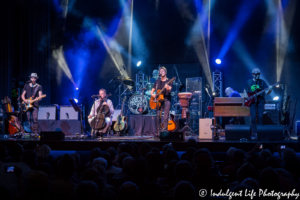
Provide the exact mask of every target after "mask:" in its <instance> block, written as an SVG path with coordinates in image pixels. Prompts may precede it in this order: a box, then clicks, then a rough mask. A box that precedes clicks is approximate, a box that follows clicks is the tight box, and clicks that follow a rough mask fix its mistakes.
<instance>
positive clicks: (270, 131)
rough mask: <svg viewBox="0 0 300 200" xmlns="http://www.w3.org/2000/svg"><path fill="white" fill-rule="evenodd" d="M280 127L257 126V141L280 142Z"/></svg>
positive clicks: (281, 135) (281, 131) (281, 130)
mask: <svg viewBox="0 0 300 200" xmlns="http://www.w3.org/2000/svg"><path fill="white" fill-rule="evenodd" d="M283 129H284V127H283V126H282V125H257V140H282V139H283V138H284V136H283Z"/></svg>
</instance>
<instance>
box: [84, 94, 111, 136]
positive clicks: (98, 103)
mask: <svg viewBox="0 0 300 200" xmlns="http://www.w3.org/2000/svg"><path fill="white" fill-rule="evenodd" d="M99 97H100V99H98V100H96V101H95V103H94V105H93V107H92V109H91V112H90V115H89V116H88V121H89V123H90V124H91V121H92V120H93V117H95V116H97V111H98V108H99V106H101V105H102V104H103V107H104V106H107V107H108V108H109V112H108V113H107V114H106V115H105V122H106V126H105V128H103V129H101V130H99V133H100V136H101V137H103V133H106V131H107V130H108V128H109V126H111V124H112V119H111V117H112V114H113V113H114V111H115V110H114V106H113V104H112V101H111V100H110V99H107V100H106V101H105V102H103V103H102V99H104V98H105V97H106V90H105V89H100V90H99ZM93 128H94V127H92V133H93V134H94V136H96V134H95V133H94V132H95V131H94V129H93ZM96 131H97V130H96Z"/></svg>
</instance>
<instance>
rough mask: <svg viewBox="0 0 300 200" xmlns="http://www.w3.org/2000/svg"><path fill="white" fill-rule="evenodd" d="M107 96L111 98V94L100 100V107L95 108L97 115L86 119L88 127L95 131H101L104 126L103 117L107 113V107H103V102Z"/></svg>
mask: <svg viewBox="0 0 300 200" xmlns="http://www.w3.org/2000/svg"><path fill="white" fill-rule="evenodd" d="M109 96H111V93H109V94H108V95H106V97H104V98H103V99H101V100H102V105H101V106H99V107H98V108H97V115H96V116H93V117H91V118H89V119H88V121H89V123H90V126H91V127H92V128H93V129H95V130H101V129H103V128H105V126H106V122H105V116H106V115H107V114H108V113H109V107H108V106H106V105H103V102H106V100H107V98H108V97H109Z"/></svg>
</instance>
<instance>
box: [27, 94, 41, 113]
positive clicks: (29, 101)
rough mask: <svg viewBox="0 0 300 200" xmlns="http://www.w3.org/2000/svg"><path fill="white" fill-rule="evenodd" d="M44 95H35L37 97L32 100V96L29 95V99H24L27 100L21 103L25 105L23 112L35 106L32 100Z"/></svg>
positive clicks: (34, 100)
mask: <svg viewBox="0 0 300 200" xmlns="http://www.w3.org/2000/svg"><path fill="white" fill-rule="evenodd" d="M45 97H46V95H45V94H44V95H42V96H40V97H37V98H35V99H33V100H32V97H30V98H29V99H26V100H27V103H25V102H24V101H23V104H24V105H25V110H23V111H24V112H27V111H28V110H30V109H32V108H33V107H35V106H34V105H33V103H34V102H36V101H38V100H40V99H41V98H45Z"/></svg>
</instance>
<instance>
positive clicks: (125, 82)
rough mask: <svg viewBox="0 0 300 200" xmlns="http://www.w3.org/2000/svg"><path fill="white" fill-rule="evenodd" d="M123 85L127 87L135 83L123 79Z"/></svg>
mask: <svg viewBox="0 0 300 200" xmlns="http://www.w3.org/2000/svg"><path fill="white" fill-rule="evenodd" d="M123 83H124V84H125V85H129V86H134V85H135V81H133V80H131V79H123Z"/></svg>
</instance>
